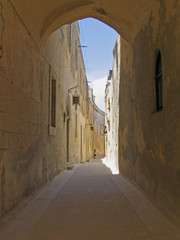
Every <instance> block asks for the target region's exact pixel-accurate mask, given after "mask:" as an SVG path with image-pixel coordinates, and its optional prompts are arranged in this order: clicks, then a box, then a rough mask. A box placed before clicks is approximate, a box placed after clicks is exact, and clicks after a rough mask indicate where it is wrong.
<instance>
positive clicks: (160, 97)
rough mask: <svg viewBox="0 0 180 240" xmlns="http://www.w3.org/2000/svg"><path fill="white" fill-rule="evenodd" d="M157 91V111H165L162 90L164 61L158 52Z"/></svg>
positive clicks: (156, 69)
mask: <svg viewBox="0 0 180 240" xmlns="http://www.w3.org/2000/svg"><path fill="white" fill-rule="evenodd" d="M155 91H156V111H161V110H162V109H163V89H162V60H161V53H160V51H158V54H157V57H156V68H155Z"/></svg>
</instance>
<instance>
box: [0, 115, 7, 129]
mask: <svg viewBox="0 0 180 240" xmlns="http://www.w3.org/2000/svg"><path fill="white" fill-rule="evenodd" d="M5 126H6V114H5V113H3V112H0V130H1V131H3V130H5Z"/></svg>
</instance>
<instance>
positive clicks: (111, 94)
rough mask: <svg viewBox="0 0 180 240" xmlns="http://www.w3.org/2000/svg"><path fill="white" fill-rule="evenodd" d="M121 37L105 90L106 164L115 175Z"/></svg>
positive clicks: (117, 160)
mask: <svg viewBox="0 0 180 240" xmlns="http://www.w3.org/2000/svg"><path fill="white" fill-rule="evenodd" d="M119 67H120V36H119V35H118V37H117V41H116V44H115V47H114V50H113V70H110V71H109V76H108V79H107V85H106V89H105V125H106V132H105V149H106V160H105V164H106V165H107V166H109V167H110V169H111V170H112V172H113V173H119V83H120V68H119Z"/></svg>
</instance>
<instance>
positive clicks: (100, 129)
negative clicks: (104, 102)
mask: <svg viewBox="0 0 180 240" xmlns="http://www.w3.org/2000/svg"><path fill="white" fill-rule="evenodd" d="M104 126H105V113H104V112H103V111H102V110H100V109H99V108H98V107H97V106H96V104H95V103H94V149H96V156H104V155H105V136H104Z"/></svg>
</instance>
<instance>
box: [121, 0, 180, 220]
mask: <svg viewBox="0 0 180 240" xmlns="http://www.w3.org/2000/svg"><path fill="white" fill-rule="evenodd" d="M178 3H179V2H178V1H175V0H172V1H155V5H154V10H153V11H152V14H151V17H150V18H149V23H148V24H147V25H146V27H144V28H143V29H142V30H141V31H139V33H138V34H137V36H136V38H135V39H134V42H133V44H130V43H127V42H126V41H125V40H123V39H121V63H122V64H121V76H120V99H119V103H120V112H119V116H120V123H119V125H120V138H119V140H120V149H119V151H120V161H119V165H120V171H121V173H122V174H124V175H125V176H127V177H128V178H129V179H130V180H131V181H133V182H134V183H135V184H136V185H137V186H138V187H139V188H140V189H141V190H142V191H143V192H144V193H146V194H147V195H148V196H149V197H150V198H151V200H152V201H154V202H155V203H156V204H157V205H158V206H159V207H160V208H162V209H163V210H164V211H165V212H166V213H167V214H168V216H170V217H171V218H172V219H174V220H175V221H176V222H177V223H180V221H179V220H180V161H179V160H180V146H179V143H180V120H179V119H180V111H179V109H180V85H179V76H180V68H179V63H180V54H179V53H180V42H179V33H180V31H179V26H180V25H179V14H180V8H179V4H178ZM158 50H160V52H161V57H162V81H163V82H162V85H163V110H162V111H157V110H156V91H155V65H156V59H157V52H158Z"/></svg>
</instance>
